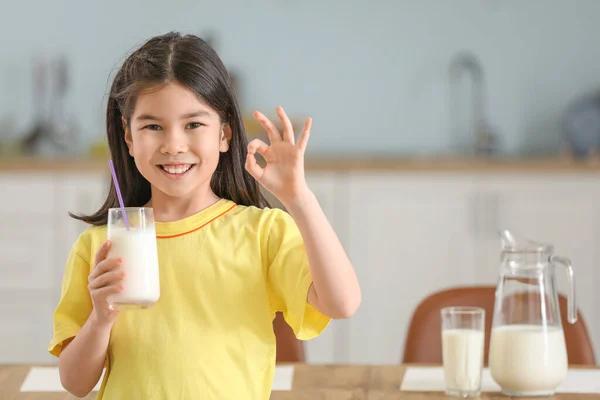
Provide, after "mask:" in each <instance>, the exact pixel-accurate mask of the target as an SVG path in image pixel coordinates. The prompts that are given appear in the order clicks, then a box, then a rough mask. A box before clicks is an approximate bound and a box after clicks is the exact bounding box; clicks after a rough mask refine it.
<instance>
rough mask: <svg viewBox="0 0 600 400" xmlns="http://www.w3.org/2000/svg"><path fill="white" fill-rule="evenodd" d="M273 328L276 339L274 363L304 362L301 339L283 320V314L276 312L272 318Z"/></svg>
mask: <svg viewBox="0 0 600 400" xmlns="http://www.w3.org/2000/svg"><path fill="white" fill-rule="evenodd" d="M273 330H274V331H275V340H276V341H277V346H276V349H277V355H276V358H275V362H276V363H282V362H284V363H287V362H299V363H303V362H305V356H304V345H303V344H302V341H301V340H298V339H296V335H294V331H293V330H292V328H290V326H289V325H288V324H287V322H285V319H284V318H283V314H282V313H280V312H278V313H277V314H276V315H275V319H274V320H273Z"/></svg>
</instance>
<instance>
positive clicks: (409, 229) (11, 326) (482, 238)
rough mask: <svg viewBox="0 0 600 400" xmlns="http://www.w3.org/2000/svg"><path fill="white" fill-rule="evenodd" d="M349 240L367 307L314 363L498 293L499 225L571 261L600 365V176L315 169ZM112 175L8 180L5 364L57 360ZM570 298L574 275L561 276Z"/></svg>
mask: <svg viewBox="0 0 600 400" xmlns="http://www.w3.org/2000/svg"><path fill="white" fill-rule="evenodd" d="M307 180H308V184H309V186H310V188H311V189H312V190H313V192H314V193H315V194H316V196H317V198H318V200H319V202H320V204H321V206H322V208H323V210H324V212H325V214H326V215H327V217H328V218H329V220H330V222H331V224H332V226H333V228H334V229H335V231H336V232H337V234H338V236H339V238H340V240H341V241H342V244H343V245H344V246H345V248H346V250H347V252H348V254H349V256H350V258H351V260H352V262H353V264H354V266H355V268H356V270H357V274H358V277H359V281H360V284H361V289H362V294H363V302H362V304H361V307H360V308H359V310H358V312H357V314H356V315H355V316H354V317H353V318H351V319H349V320H341V321H332V323H331V325H330V326H329V327H328V328H327V330H326V331H325V332H324V333H323V334H322V335H321V336H320V337H318V338H316V339H314V340H311V341H307V342H305V348H306V353H307V360H308V362H311V363H369V364H396V363H399V362H400V360H401V359H402V351H403V348H404V340H405V335H406V331H407V329H408V323H409V321H410V317H411V316H412V313H413V311H414V309H415V307H416V306H417V304H418V303H419V302H420V301H422V300H423V299H424V298H425V297H426V296H428V295H429V294H431V293H432V292H434V291H437V290H440V289H443V288H447V287H450V286H456V285H479V284H489V285H495V284H496V283H497V278H498V274H499V255H500V243H499V238H498V235H497V231H498V230H499V229H503V228H505V229H510V230H513V231H515V232H516V233H519V234H521V235H524V236H526V237H529V238H531V239H534V240H538V241H544V242H550V243H552V244H554V245H555V248H556V253H557V254H559V255H562V256H566V257H569V258H571V260H572V261H573V266H574V269H575V275H576V285H577V301H578V304H579V306H580V309H581V311H582V312H583V314H584V317H585V318H586V322H587V324H588V328H589V329H590V333H591V336H592V339H593V341H594V345H595V348H596V353H597V358H598V359H599V360H600V315H598V314H597V313H596V312H595V308H594V307H596V304H597V303H598V302H599V301H600V293H598V292H599V291H598V290H596V286H597V285H598V284H599V283H600V272H597V271H596V269H597V265H598V264H600V253H599V252H598V251H597V250H596V248H597V246H596V242H597V241H598V240H599V239H600V208H599V207H597V204H600V177H598V176H595V175H586V174H584V173H574V174H534V173H528V172H519V173H511V174H509V173H505V172H497V173H491V172H486V173H475V172H473V171H463V172H455V173H450V172H439V173H436V172H432V171H427V172H422V173H409V172H406V171H387V172H383V171H367V170H364V171H362V170H354V171H352V170H349V171H319V170H310V171H308V172H307ZM109 183H110V175H109V174H108V173H107V172H106V171H64V172H27V173H14V172H12V171H11V173H10V174H9V173H6V174H0V193H1V194H2V196H0V218H1V221H2V223H0V246H1V250H2V251H1V252H0V323H1V324H2V326H3V329H2V331H1V332H0V364H2V363H22V362H26V363H43V362H48V361H55V360H54V359H53V358H52V357H50V356H49V355H48V354H47V350H46V348H47V346H48V342H49V340H50V336H51V328H52V326H51V323H52V312H53V310H54V307H55V306H56V302H57V301H58V296H59V294H60V284H61V282H62V275H63V272H64V267H65V262H66V259H67V256H68V254H69V251H70V249H71V246H72V245H73V243H74V241H75V240H76V239H77V237H78V235H79V234H80V233H81V232H82V231H83V230H84V229H85V228H86V227H87V225H86V224H83V223H81V222H78V221H75V220H73V219H71V218H70V217H69V216H68V211H71V212H75V213H80V212H83V213H92V212H94V211H96V210H97V209H98V208H99V207H100V206H101V205H102V203H103V201H104V199H105V196H106V193H107V190H108V185H109ZM557 276H558V286H559V289H560V290H561V291H562V292H566V288H567V286H566V279H565V278H566V276H565V274H564V271H563V270H562V269H558V270H557Z"/></svg>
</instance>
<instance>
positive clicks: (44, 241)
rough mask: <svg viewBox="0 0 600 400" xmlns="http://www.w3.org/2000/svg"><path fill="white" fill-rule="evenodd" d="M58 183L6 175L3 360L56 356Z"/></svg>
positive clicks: (0, 283) (0, 300)
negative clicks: (52, 347)
mask: <svg viewBox="0 0 600 400" xmlns="http://www.w3.org/2000/svg"><path fill="white" fill-rule="evenodd" d="M55 182H56V181H55V177H54V176H53V175H52V174H37V173H36V174H33V173H16V174H15V173H10V174H0V192H1V194H2V196H0V221H1V223H0V250H1V251H0V324H1V326H2V329H0V364H2V363H21V362H47V361H49V360H50V357H49V355H48V352H47V351H46V346H47V343H48V341H49V340H50V337H49V336H45V335H46V334H47V332H49V331H50V332H51V329H52V316H51V310H50V308H49V304H50V303H51V301H52V292H53V288H54V287H55V286H56V284H57V281H56V277H55V276H54V274H53V273H52V268H53V265H54V257H55V256H56V243H57V233H58V232H57V231H56V229H55V228H56V227H57V226H59V225H57V219H56V215H55V204H56V190H55V188H56V187H55ZM44 336H45V337H44ZM44 339H46V342H44Z"/></svg>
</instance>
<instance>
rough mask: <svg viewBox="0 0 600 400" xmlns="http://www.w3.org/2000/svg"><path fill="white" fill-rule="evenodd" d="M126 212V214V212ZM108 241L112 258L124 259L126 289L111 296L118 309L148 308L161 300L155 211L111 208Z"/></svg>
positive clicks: (109, 301) (113, 304)
mask: <svg viewBox="0 0 600 400" xmlns="http://www.w3.org/2000/svg"><path fill="white" fill-rule="evenodd" d="M123 210H124V211H123ZM107 238H108V239H109V240H110V241H111V248H110V250H109V253H108V255H109V256H110V257H122V258H123V264H122V267H121V268H122V269H123V271H124V272H125V279H124V280H123V290H122V291H121V292H120V293H117V294H114V295H111V296H109V297H108V303H109V304H110V305H111V306H112V308H113V309H116V310H131V309H145V308H148V307H150V306H152V305H153V304H154V303H156V302H157V301H158V298H159V297H160V282H159V269H158V251H157V246H156V231H155V228H154V213H153V210H152V208H145V207H127V208H124V209H121V208H111V209H109V211H108V225H107Z"/></svg>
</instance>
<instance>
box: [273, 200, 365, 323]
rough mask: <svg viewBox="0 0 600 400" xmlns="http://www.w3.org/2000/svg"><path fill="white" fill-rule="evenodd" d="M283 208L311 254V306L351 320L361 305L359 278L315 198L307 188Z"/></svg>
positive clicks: (309, 293)
mask: <svg viewBox="0 0 600 400" xmlns="http://www.w3.org/2000/svg"><path fill="white" fill-rule="evenodd" d="M283 205H284V207H285V208H286V209H287V210H288V212H289V213H290V215H291V216H292V218H294V221H295V222H296V225H297V226H298V229H299V230H300V233H301V234H302V239H303V240H304V245H305V247H306V251H307V253H308V262H309V266H310V272H311V275H312V278H313V284H312V285H311V287H310V290H309V292H308V301H309V303H310V304H311V305H312V306H313V307H315V308H316V309H317V310H319V311H320V312H322V313H323V314H326V315H328V316H329V317H331V318H337V319H339V318H349V317H351V316H352V315H353V314H354V313H355V311H356V310H357V308H358V306H359V305H360V302H361V293H360V287H359V285H358V279H357V278H356V273H355V272H354V268H353V267H352V263H351V262H350V260H349V258H348V256H347V255H346V252H345V251H344V248H343V247H342V244H341V243H340V241H339V239H338V237H337V235H336V234H335V232H334V230H333V228H332V227H331V224H330V223H329V221H328V220H327V217H326V216H325V214H324V213H323V210H322V209H321V206H320V205H319V202H318V201H317V199H316V197H315V195H314V194H313V193H312V192H311V191H310V190H309V189H308V188H306V189H305V190H304V191H303V192H301V193H298V194H297V195H296V196H295V197H294V198H293V199H291V200H289V201H288V202H286V203H283Z"/></svg>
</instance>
